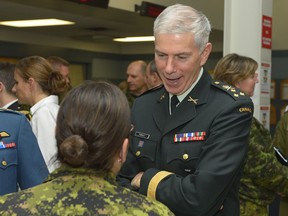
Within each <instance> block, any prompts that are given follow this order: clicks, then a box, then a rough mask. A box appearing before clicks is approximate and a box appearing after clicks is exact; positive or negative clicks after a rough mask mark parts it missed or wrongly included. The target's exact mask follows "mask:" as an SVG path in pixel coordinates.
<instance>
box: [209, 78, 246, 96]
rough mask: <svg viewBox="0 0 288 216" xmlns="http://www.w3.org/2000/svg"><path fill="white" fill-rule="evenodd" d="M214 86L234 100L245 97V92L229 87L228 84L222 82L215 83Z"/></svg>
mask: <svg viewBox="0 0 288 216" xmlns="http://www.w3.org/2000/svg"><path fill="white" fill-rule="evenodd" d="M213 84H214V86H216V87H218V88H220V89H222V90H225V91H226V92H228V93H229V94H230V95H231V96H233V97H234V98H239V97H240V96H242V97H243V96H245V94H244V93H243V92H241V91H240V90H239V89H238V88H235V87H234V86H231V85H228V84H227V83H224V82H220V81H214V83H213Z"/></svg>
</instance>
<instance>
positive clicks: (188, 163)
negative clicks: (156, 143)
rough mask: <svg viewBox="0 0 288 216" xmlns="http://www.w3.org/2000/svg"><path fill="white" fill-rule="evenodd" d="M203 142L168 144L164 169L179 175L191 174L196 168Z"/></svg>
mask: <svg viewBox="0 0 288 216" xmlns="http://www.w3.org/2000/svg"><path fill="white" fill-rule="evenodd" d="M202 144H203V142H200V141H194V142H179V143H171V144H169V145H170V146H169V148H168V152H167V161H166V165H167V167H166V169H167V170H169V171H172V172H174V173H176V174H178V175H180V176H186V175H189V174H192V173H194V172H195V170H196V166H197V163H198V159H199V156H200V153H201V150H202Z"/></svg>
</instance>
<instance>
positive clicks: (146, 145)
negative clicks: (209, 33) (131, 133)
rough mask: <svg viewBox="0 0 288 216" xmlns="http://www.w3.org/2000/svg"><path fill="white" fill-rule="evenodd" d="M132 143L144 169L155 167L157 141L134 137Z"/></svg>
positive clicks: (134, 152) (133, 149)
mask: <svg viewBox="0 0 288 216" xmlns="http://www.w3.org/2000/svg"><path fill="white" fill-rule="evenodd" d="M132 143H133V145H132V151H133V154H134V155H135V157H137V159H138V161H139V163H140V164H141V166H142V169H143V170H146V169H148V168H150V167H154V166H155V155H156V146H157V142H156V141H154V140H151V139H143V138H139V137H133V138H132Z"/></svg>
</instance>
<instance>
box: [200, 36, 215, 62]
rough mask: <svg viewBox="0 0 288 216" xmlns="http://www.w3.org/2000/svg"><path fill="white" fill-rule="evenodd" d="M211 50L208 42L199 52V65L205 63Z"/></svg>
mask: <svg viewBox="0 0 288 216" xmlns="http://www.w3.org/2000/svg"><path fill="white" fill-rule="evenodd" d="M211 51H212V44H211V43H209V42H208V43H207V44H206V46H205V48H204V50H203V51H202V53H201V63H200V64H201V66H203V65H204V64H205V63H206V61H207V59H208V57H209V55H210V53H211Z"/></svg>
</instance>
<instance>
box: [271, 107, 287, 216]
mask: <svg viewBox="0 0 288 216" xmlns="http://www.w3.org/2000/svg"><path fill="white" fill-rule="evenodd" d="M274 145H275V146H276V147H278V148H279V149H280V151H281V152H282V153H283V154H284V155H285V156H286V158H288V112H286V113H284V115H283V116H282V118H281V119H280V121H279V122H278V124H277V127H276V131H275V136H274ZM287 169H288V168H287ZM287 215H288V197H283V198H281V202H280V212H279V216H287Z"/></svg>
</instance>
